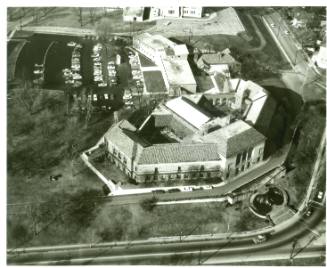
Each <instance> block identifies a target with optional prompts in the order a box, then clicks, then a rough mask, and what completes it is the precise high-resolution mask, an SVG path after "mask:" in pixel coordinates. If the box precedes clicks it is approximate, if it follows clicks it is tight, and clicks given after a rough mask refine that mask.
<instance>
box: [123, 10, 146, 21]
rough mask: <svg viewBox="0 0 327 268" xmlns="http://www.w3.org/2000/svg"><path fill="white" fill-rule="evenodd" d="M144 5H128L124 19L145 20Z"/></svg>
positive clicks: (124, 11) (124, 12)
mask: <svg viewBox="0 0 327 268" xmlns="http://www.w3.org/2000/svg"><path fill="white" fill-rule="evenodd" d="M143 15H144V7H126V8H124V10H123V20H124V21H137V22H141V21H143Z"/></svg>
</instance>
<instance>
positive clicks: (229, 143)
mask: <svg viewBox="0 0 327 268" xmlns="http://www.w3.org/2000/svg"><path fill="white" fill-rule="evenodd" d="M246 82H250V81H246ZM251 83H252V82H251ZM258 87H259V86H258ZM248 89H249V90H248V91H251V89H253V90H254V91H255V90H256V89H257V88H255V87H252V88H251V87H249V88H248ZM257 94H258V92H253V94H252V95H253V96H256V95H257ZM235 95H237V92H235ZM239 95H240V96H241V98H242V101H241V104H244V102H245V98H244V96H243V94H239ZM252 95H251V92H248V96H250V97H251V96H252ZM237 98H238V97H235V100H234V103H233V104H234V105H232V106H233V107H234V106H235V107H234V108H235V109H236V108H237V109H238V107H239V105H240V104H239V103H237V100H236V99H237ZM242 109H243V110H244V109H246V107H242ZM257 112H258V113H261V111H258V110H257ZM246 119H247V117H245V118H244V117H243V118H236V117H232V116H231V115H230V114H228V113H226V112H222V111H220V110H219V109H217V107H215V106H214V105H213V104H212V102H211V100H208V99H207V98H206V97H205V95H203V94H194V95H186V96H181V97H178V98H174V99H171V100H168V101H167V102H165V103H161V104H159V105H158V106H157V108H155V109H154V111H153V112H152V113H151V114H150V115H149V116H148V117H147V118H146V120H145V121H144V122H143V124H142V125H141V126H140V127H139V128H136V127H135V126H133V125H132V124H131V123H129V122H128V121H126V120H123V121H120V122H119V123H117V124H115V125H114V126H112V127H111V128H110V129H109V130H108V131H107V133H106V134H105V135H104V136H103V140H102V143H104V144H105V145H106V150H107V155H108V158H109V159H110V160H111V161H112V162H113V163H115V164H116V165H117V166H118V167H119V168H120V169H121V170H122V171H123V172H125V173H126V175H127V176H129V177H130V178H131V179H134V180H135V181H136V182H141V183H144V182H150V181H159V180H160V181H161V180H189V179H199V180H201V179H207V178H220V179H222V180H229V179H232V178H233V177H235V176H237V175H238V174H241V173H243V172H245V171H246V170H248V169H251V168H252V167H253V166H255V165H257V164H258V163H260V162H261V161H262V160H263V155H264V148H265V141H266V137H265V136H264V135H263V134H261V133H260V132H259V131H258V130H256V128H255V124H254V123H253V122H252V121H251V120H246ZM253 120H254V119H253ZM246 121H248V122H246Z"/></svg>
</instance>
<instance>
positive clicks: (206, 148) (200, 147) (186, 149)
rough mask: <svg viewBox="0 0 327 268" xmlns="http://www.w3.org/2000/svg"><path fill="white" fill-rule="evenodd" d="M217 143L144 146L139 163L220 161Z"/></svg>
mask: <svg viewBox="0 0 327 268" xmlns="http://www.w3.org/2000/svg"><path fill="white" fill-rule="evenodd" d="M218 160H220V156H219V153H218V150H217V145H216V144H213V143H199V144H195V143H170V144H155V145H153V146H149V147H147V148H144V149H143V151H142V154H141V156H140V158H139V161H138V164H160V163H178V162H204V161H218Z"/></svg>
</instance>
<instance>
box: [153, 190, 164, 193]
mask: <svg viewBox="0 0 327 268" xmlns="http://www.w3.org/2000/svg"><path fill="white" fill-rule="evenodd" d="M165 192H166V191H165V190H154V191H152V193H155V194H164V193H165Z"/></svg>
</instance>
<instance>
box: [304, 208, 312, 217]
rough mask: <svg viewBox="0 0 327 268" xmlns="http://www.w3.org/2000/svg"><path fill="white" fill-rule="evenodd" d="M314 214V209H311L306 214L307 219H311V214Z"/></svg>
mask: <svg viewBox="0 0 327 268" xmlns="http://www.w3.org/2000/svg"><path fill="white" fill-rule="evenodd" d="M312 212H313V209H312V208H309V209H308V210H307V212H306V213H305V214H304V215H305V216H306V217H310V216H311V214H312Z"/></svg>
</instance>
